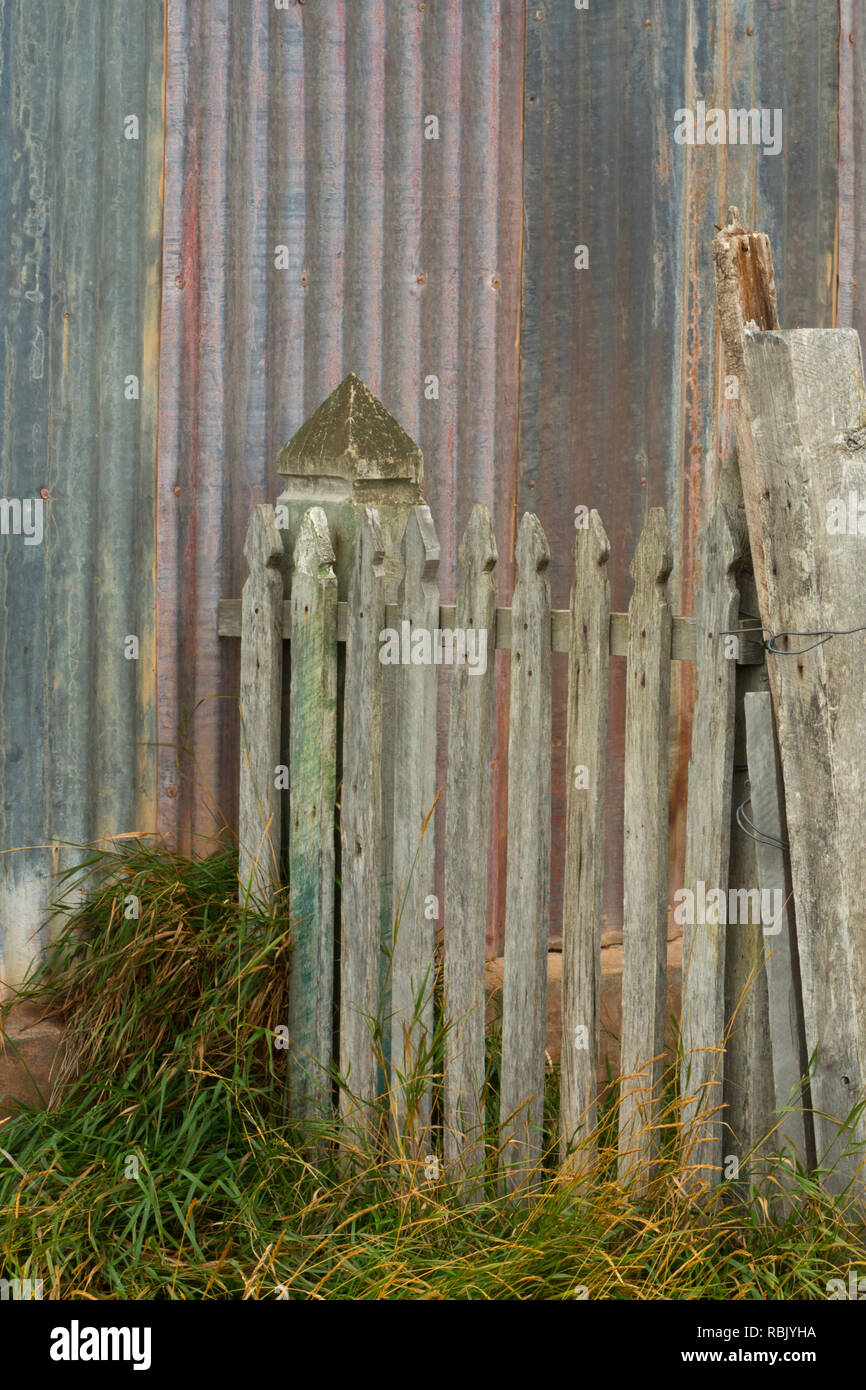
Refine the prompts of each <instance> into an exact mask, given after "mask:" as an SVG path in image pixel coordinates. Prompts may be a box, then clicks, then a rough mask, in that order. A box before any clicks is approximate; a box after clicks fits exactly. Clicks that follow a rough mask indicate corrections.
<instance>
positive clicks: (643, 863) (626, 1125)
mask: <svg viewBox="0 0 866 1390" xmlns="http://www.w3.org/2000/svg"><path fill="white" fill-rule="evenodd" d="M672 565H673V557H672V555H671V544H670V535H669V531H668V524H667V520H666V519H665V514H664V512H663V511H662V510H661V508H660V507H653V508H652V509H651V510H650V513H649V516H648V517H647V520H646V524H645V525H644V528H643V532H642V533H641V538H640V541H639V542H638V546H637V550H636V551H635V555H634V559H633V560H632V564H631V573H632V577H633V579H634V593H633V595H632V600H631V603H630V605H629V643H628V672H627V677H626V728H625V826H624V828H625V843H624V851H623V882H624V906H623V972H622V1075H623V1081H622V1089H621V1097H620V1112H619V1176H620V1179H621V1180H626V1179H628V1180H630V1181H632V1182H633V1183H634V1186H635V1188H636V1190H638V1191H642V1190H645V1188H646V1185H647V1183H648V1180H649V1174H650V1167H651V1160H652V1156H653V1152H654V1149H655V1147H656V1142H657V1135H656V1134H655V1133H654V1125H655V1123H656V1120H657V1116H658V1105H659V1089H660V1085H659V1083H660V1079H661V1070H662V1053H663V1049H664V1011H665V994H666V970H667V903H668V717H669V703H670V645H671V609H670V603H669V602H668V596H667V580H668V575H669V574H670V572H671V568H672Z"/></svg>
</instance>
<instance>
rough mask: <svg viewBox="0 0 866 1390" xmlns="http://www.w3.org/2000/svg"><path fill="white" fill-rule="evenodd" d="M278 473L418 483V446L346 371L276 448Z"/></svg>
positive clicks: (421, 465)
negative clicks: (307, 417) (319, 403)
mask: <svg viewBox="0 0 866 1390" xmlns="http://www.w3.org/2000/svg"><path fill="white" fill-rule="evenodd" d="M277 471H278V472H279V473H282V474H285V475H288V476H291V477H295V478H311V477H316V476H319V475H322V476H327V477H337V478H348V479H350V480H351V481H352V482H360V481H362V480H371V481H372V480H376V481H381V482H386V481H399V482H405V481H409V482H413V483H416V484H420V482H421V476H422V472H423V461H422V455H421V450H420V449H419V448H418V445H417V444H416V443H415V441H414V440H413V439H411V438H410V437H409V435H408V434H407V433H406V431H405V430H404V429H403V426H402V425H400V424H398V423H397V421H396V420H395V419H394V416H393V415H391V414H390V412H389V411H387V410H386V409H385V407H384V406H383V404H382V402H381V401H379V400H377V399H376V397H375V396H374V395H373V393H372V391H370V390H369V389H368V388H367V387H366V386H365V385H364V383H363V381H362V380H361V379H360V377H357V376H355V374H354V372H350V373H349V375H348V376H347V377H346V378H345V380H344V381H341V382H340V385H339V386H338V387H337V389H336V390H335V391H332V392H331V394H330V396H329V397H328V399H327V400H326V401H323V402H322V404H321V405H320V406H319V408H318V410H317V411H315V412H314V414H313V415H311V416H310V418H309V420H307V422H306V424H304V425H302V426H301V428H300V429H299V430H298V432H297V434H296V435H294V436H293V437H292V438H291V439H290V440H289V442H288V444H286V445H285V446H284V447H283V448H282V449H281V450H280V454H279V457H278V460H277Z"/></svg>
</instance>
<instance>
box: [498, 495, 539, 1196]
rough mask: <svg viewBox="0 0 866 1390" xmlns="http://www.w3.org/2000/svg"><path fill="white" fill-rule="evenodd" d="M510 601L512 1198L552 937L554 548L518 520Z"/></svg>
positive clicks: (504, 1087)
mask: <svg viewBox="0 0 866 1390" xmlns="http://www.w3.org/2000/svg"><path fill="white" fill-rule="evenodd" d="M516 559H517V585H516V588H515V590H514V598H513V600H512V610H511V611H512V632H513V642H514V645H513V647H512V650H511V706H510V713H509V721H508V868H507V874H506V887H505V979H504V988H503V1016H502V1065H501V1077H502V1082H501V1093H500V1112H499V1113H500V1143H501V1144H502V1151H501V1166H502V1170H503V1174H504V1178H505V1186H506V1188H507V1189H508V1190H510V1191H513V1190H514V1189H515V1188H516V1187H518V1186H520V1185H521V1184H522V1183H524V1182H525V1181H526V1180H527V1179H528V1178H529V1176H530V1174H531V1173H532V1171H533V1170H534V1169H536V1168H537V1166H538V1164H539V1161H540V1159H541V1154H542V1147H543V1145H542V1140H543V1125H544V1053H545V1043H546V1039H547V943H548V938H549V934H550V920H549V908H550V904H549V898H550V737H551V713H550V580H549V579H548V577H547V566H548V564H549V563H550V549H549V547H548V544H547V538H546V537H545V534H544V531H543V530H542V527H541V523H540V521H539V520H538V518H537V517H536V516H533V515H532V514H531V513H530V512H526V513H525V514H524V517H523V520H522V521H521V523H520V530H519V533H518V538H517V554H516Z"/></svg>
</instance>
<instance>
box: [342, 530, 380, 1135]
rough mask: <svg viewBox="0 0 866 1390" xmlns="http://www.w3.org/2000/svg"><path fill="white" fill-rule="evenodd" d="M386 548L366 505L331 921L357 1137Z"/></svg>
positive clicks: (364, 1059) (350, 1113) (372, 892)
mask: <svg viewBox="0 0 866 1390" xmlns="http://www.w3.org/2000/svg"><path fill="white" fill-rule="evenodd" d="M384 559H385V547H384V539H383V536H382V530H381V527H380V526H379V521H378V517H377V515H376V512H375V511H374V509H373V508H372V507H365V508H364V510H363V511H362V513H361V516H360V519H359V521H358V526H357V530H356V532H355V562H354V567H353V569H352V580H351V587H350V591H349V604H348V614H347V627H346V694H345V706H344V717H343V782H342V792H341V800H340V805H341V816H340V826H341V841H342V856H341V917H340V1075H341V1078H342V1083H343V1084H342V1085H341V1089H340V1114H341V1116H342V1117H343V1120H344V1121H345V1122H346V1125H347V1128H348V1129H354V1131H355V1132H356V1135H357V1137H358V1138H359V1139H363V1138H364V1136H365V1135H368V1134H369V1133H370V1131H371V1125H372V1120H373V1111H372V1107H373V1102H374V1101H375V1098H376V1091H377V1073H378V1060H377V1057H376V1053H375V1050H374V1038H373V1035H372V1030H373V1028H374V1026H375V1022H376V1019H377V1017H378V1013H379V1007H378V1006H379V953H380V945H381V936H380V931H381V916H380V913H381V895H382V785H381V779H380V777H379V775H378V773H379V768H380V764H381V758H382V665H381V662H380V660H379V654H380V647H379V635H380V633H381V632H382V629H383V628H384V625H385V570H384Z"/></svg>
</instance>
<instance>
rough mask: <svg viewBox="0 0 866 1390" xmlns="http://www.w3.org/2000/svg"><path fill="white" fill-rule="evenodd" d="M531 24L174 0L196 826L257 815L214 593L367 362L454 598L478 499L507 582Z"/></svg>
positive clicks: (167, 268)
mask: <svg viewBox="0 0 866 1390" xmlns="http://www.w3.org/2000/svg"><path fill="white" fill-rule="evenodd" d="M523 23H524V15H523V4H522V3H521V0H505V3H502V4H500V3H484V4H480V5H472V6H465V5H461V4H460V3H459V0H448V2H447V3H445V2H443V0H436V3H427V4H418V3H414V2H413V3H404V0H398V2H396V3H395V0H360V3H358V2H353V3H352V4H347V3H343V0H332V3H328V4H315V5H312V4H311V5H305V6H293V7H292V8H290V9H288V10H279V11H278V10H275V9H274V8H273V7H264V6H249V5H247V4H245V3H229V0H218V2H217V3H213V4H209V5H208V6H200V5H193V4H188V3H182V2H181V0H170V3H169V5H168V77H167V93H166V225H165V263H164V280H163V321H162V322H163V326H162V389H161V396H160V462H159V481H158V516H159V543H158V574H159V580H158V583H159V692H160V739H161V743H162V745H163V749H162V751H161V756H160V770H159V802H160V821H161V825H162V826H163V828H164V829H165V830H166V831H174V830H175V829H177V830H178V831H179V832H180V836H181V841H182V843H184V844H185V845H187V846H193V845H195V846H196V847H198V848H202V847H203V846H204V845H205V844H206V843H207V841H208V838H209V837H210V836H212V835H213V834H214V833H215V831H216V829H217V828H218V827H219V825H220V823H221V821H222V820H224V819H225V820H230V821H232V820H233V819H234V814H235V802H236V796H237V790H236V782H237V771H236V766H237V716H236V711H235V708H234V706H233V705H232V703H231V702H232V700H233V699H234V698H235V697H236V690H237V665H236V663H237V652H236V650H235V649H234V648H236V645H237V644H230V643H228V642H226V641H220V639H219V638H218V637H217V635H216V604H217V600H218V599H219V598H222V597H228V596H231V595H239V593H240V589H241V585H242V583H243V579H244V577H245V569H244V562H243V554H242V550H243V537H244V533H245V529H246V525H247V520H248V516H249V510H250V507H251V505H252V504H253V503H254V502H257V501H262V500H273V499H274V498H275V497H276V495H277V493H278V491H279V486H278V479H277V474H276V455H277V452H278V450H279V448H280V447H281V446H282V445H283V444H284V443H285V442H286V440H287V439H289V438H290V437H291V436H292V435H293V434H294V433H295V431H296V430H297V429H298V428H299V427H300V425H302V424H303V422H304V420H305V419H306V418H307V417H308V416H309V415H310V414H311V413H312V412H313V410H314V409H315V408H316V407H317V406H318V405H319V404H320V403H321V401H322V400H323V399H324V397H325V396H327V395H328V394H329V393H330V391H331V390H333V388H334V387H335V386H336V385H337V384H338V383H339V382H340V381H341V380H342V378H343V377H344V376H345V375H346V374H347V373H348V372H349V371H354V372H356V373H357V374H358V375H359V376H360V377H361V378H362V379H363V380H364V381H365V382H366V384H367V385H368V386H369V387H370V389H371V390H372V391H373V392H374V394H376V395H377V396H378V397H379V398H380V399H381V400H382V401H383V402H384V404H385V405H386V406H387V407H388V409H389V410H390V411H391V412H392V414H394V415H395V416H396V418H397V419H398V420H399V421H400V422H401V424H402V425H403V426H404V427H405V429H406V430H407V431H408V432H409V434H410V435H412V437H413V438H414V439H416V440H417V441H418V443H419V444H420V445H421V447H422V449H423V452H424V460H425V493H426V497H427V499H428V501H429V502H430V505H431V508H432V510H433V514H434V516H435V518H436V523H437V527H438V530H439V537H440V541H441V546H442V563H441V569H440V582H441V588H442V591H443V595H444V596H445V598H446V599H448V598H453V593H454V577H455V556H456V544H457V539H458V536H459V532H460V530H461V528H462V526H463V524H464V523H465V520H466V518H467V516H468V512H469V508H470V505H471V503H472V502H473V501H476V500H477V501H483V502H486V503H487V504H488V505H489V506H490V507H491V509H492V510H493V511H494V515H495V517H496V526H497V535H498V538H499V543H500V552H501V556H502V561H501V564H500V570H501V579H500V583H501V585H502V590H503V592H504V593H505V594H506V595H507V596H508V597H509V598H510V592H511V579H510V555H511V548H512V539H511V537H512V530H513V489H514V480H515V474H516V469H515V460H516V437H517V436H516V412H517V371H518V305H519V291H520V239H521V208H522V143H521V123H522V90H523V84H522V63H523ZM431 116H432V117H435V118H436V120H437V121H438V138H436V139H434V138H429V139H428V138H425V128H426V131H427V133H428V134H430V135H432V134H433V133H434V128H433V126H432V123H430V122H429V121H426V118H427V117H431ZM278 247H282V248H285V250H284V251H282V252H277V250H276V248H278ZM278 256H280V257H281V264H284V266H285V268H282V269H277V268H276V259H277V257H278ZM432 377H436V378H438V399H436V398H432V397H433V389H434V388H433V386H432V384H431V382H430V381H429V378H432ZM425 385H426V392H425ZM177 745H182V746H183V747H184V749H185V750H186V751H185V752H184V753H183V754H182V755H181V756H180V757H179V758H178V755H177ZM504 746H505V745H504V742H502V743H501V745H500V747H501V748H504ZM501 783H502V778H501V776H500V778H499V784H500V800H501ZM439 819H440V820H441V817H440V818H439ZM495 819H497V820H498V822H499V823H501V824H502V825H503V826H504V813H503V814H502V815H501V816H500V817H498V818H495ZM497 833H498V832H497ZM492 877H493V878H494V879H495V878H496V874H495V873H494V874H493V875H492Z"/></svg>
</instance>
